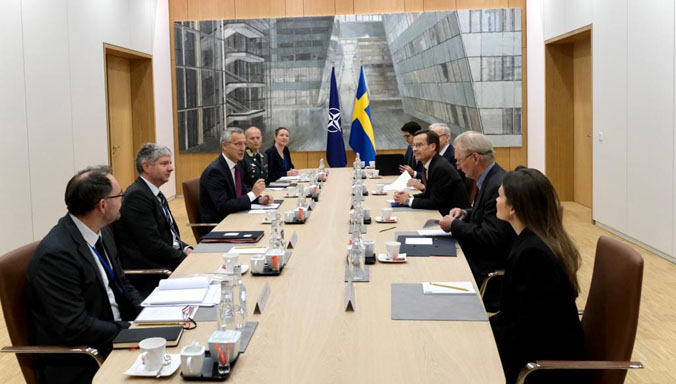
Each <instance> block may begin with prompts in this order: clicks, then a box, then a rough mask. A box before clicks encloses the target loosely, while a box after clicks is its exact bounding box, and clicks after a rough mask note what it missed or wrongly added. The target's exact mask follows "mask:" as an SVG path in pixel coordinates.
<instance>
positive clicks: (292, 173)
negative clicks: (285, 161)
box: [286, 168, 298, 176]
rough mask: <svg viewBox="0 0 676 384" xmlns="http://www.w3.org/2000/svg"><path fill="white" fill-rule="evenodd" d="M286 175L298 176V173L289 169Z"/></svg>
mask: <svg viewBox="0 0 676 384" xmlns="http://www.w3.org/2000/svg"><path fill="white" fill-rule="evenodd" d="M286 175H287V176H298V171H297V170H295V169H293V168H291V169H289V170H288V171H286Z"/></svg>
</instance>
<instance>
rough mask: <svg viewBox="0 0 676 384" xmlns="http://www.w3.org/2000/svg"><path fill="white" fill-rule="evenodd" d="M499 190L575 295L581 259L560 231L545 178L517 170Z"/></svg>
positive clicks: (552, 194)
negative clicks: (547, 251)
mask: <svg viewBox="0 0 676 384" xmlns="http://www.w3.org/2000/svg"><path fill="white" fill-rule="evenodd" d="M502 189H503V191H504V193H505V197H506V199H507V201H506V202H507V204H508V205H510V206H511V207H512V208H513V209H514V212H515V213H516V216H518V218H519V220H521V222H522V223H523V224H524V225H525V226H526V228H528V229H530V230H531V231H533V233H535V234H536V235H537V236H538V237H540V239H542V241H544V242H545V244H547V246H548V247H549V249H551V250H552V252H553V253H554V255H555V256H556V258H557V259H558V261H559V263H561V266H562V267H563V270H564V271H565V272H566V275H567V276H568V280H569V281H570V284H571V285H572V286H573V289H574V290H575V293H576V294H577V293H579V291H580V286H579V284H578V282H577V270H578V269H580V264H581V263H582V259H581V258H580V252H579V251H578V249H577V247H575V244H573V241H572V240H571V238H570V237H569V236H568V234H567V233H566V231H565V230H564V229H563V222H562V217H561V210H560V209H559V206H560V202H559V198H558V196H557V195H556V191H555V190H554V187H553V186H552V184H551V183H550V182H549V180H548V179H547V177H545V175H543V174H542V173H541V172H540V171H538V170H536V169H531V168H526V167H523V166H519V167H517V168H516V169H515V170H514V171H511V172H508V173H507V174H506V175H505V177H504V178H503V179H502Z"/></svg>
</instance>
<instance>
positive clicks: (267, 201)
mask: <svg viewBox="0 0 676 384" xmlns="http://www.w3.org/2000/svg"><path fill="white" fill-rule="evenodd" d="M274 201H275V199H273V198H272V196H270V195H265V196H261V197H260V198H259V199H258V204H261V205H268V204H272V203H273V202H274Z"/></svg>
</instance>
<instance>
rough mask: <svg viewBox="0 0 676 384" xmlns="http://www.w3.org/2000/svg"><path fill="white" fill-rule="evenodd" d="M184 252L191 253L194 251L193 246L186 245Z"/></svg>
mask: <svg viewBox="0 0 676 384" xmlns="http://www.w3.org/2000/svg"><path fill="white" fill-rule="evenodd" d="M184 252H185V254H186V255H189V254H190V252H192V248H190V247H186V248H185V251H184Z"/></svg>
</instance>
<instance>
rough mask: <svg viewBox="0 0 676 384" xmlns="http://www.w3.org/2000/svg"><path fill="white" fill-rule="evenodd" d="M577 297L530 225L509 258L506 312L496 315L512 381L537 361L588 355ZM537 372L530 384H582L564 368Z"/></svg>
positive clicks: (502, 356)
mask: <svg viewBox="0 0 676 384" xmlns="http://www.w3.org/2000/svg"><path fill="white" fill-rule="evenodd" d="M576 296H577V294H576V293H575V291H574V290H573V287H572V285H571V284H570V281H569V280H568V277H567V276H566V274H565V272H564V270H563V268H562V266H561V264H560V263H559V261H558V260H557V258H556V257H555V256H554V254H553V253H552V251H551V250H550V249H549V247H547V245H546V244H545V243H544V242H543V241H542V240H541V239H540V238H539V237H538V236H537V235H535V234H534V233H533V232H531V231H530V230H529V229H528V228H526V229H524V230H523V231H522V232H521V234H519V236H518V237H517V238H516V239H515V240H514V242H513V244H512V249H511V252H510V254H509V258H508V259H507V268H506V270H505V276H504V281H503V289H502V299H501V301H500V312H499V313H498V314H497V315H495V316H493V317H491V319H490V322H491V327H492V329H493V334H494V335H495V341H496V344H497V346H498V351H499V353H500V359H501V360H502V367H503V369H504V370H505V376H506V378H507V382H508V383H513V382H514V381H515V380H516V377H517V375H518V373H519V370H521V368H523V367H524V366H525V365H526V363H528V362H531V361H535V360H582V359H583V358H584V349H583V348H584V345H583V343H584V340H583V330H582V325H581V324H580V320H579V317H578V314H577V307H576V306H575V297H576ZM536 373H537V375H536V374H535V373H534V374H533V375H532V376H533V377H531V375H529V376H528V380H527V381H526V382H528V383H535V382H544V383H553V382H562V383H563V382H565V383H579V382H580V381H579V380H574V379H573V377H569V376H566V377H564V376H562V371H555V372H552V373H551V374H552V375H551V376H547V374H549V372H547V373H539V372H536ZM539 375H541V377H539ZM536 377H539V380H536Z"/></svg>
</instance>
